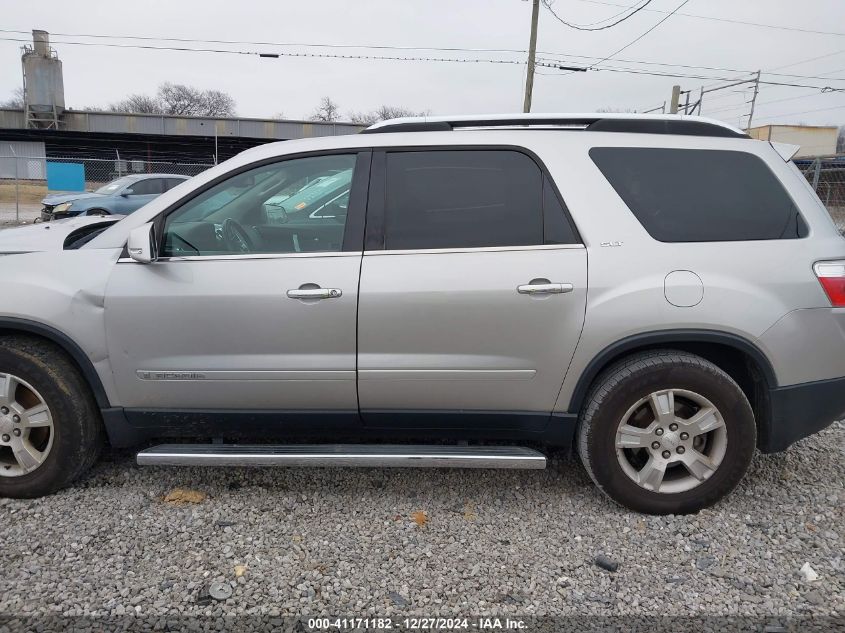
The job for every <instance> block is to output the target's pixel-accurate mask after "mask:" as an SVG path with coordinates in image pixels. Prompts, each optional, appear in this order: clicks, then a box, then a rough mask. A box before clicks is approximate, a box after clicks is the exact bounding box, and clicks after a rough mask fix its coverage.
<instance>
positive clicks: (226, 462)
mask: <svg viewBox="0 0 845 633" xmlns="http://www.w3.org/2000/svg"><path fill="white" fill-rule="evenodd" d="M137 459H138V465H140V466H293V467H331V466H346V467H365V468H366V467H370V468H510V469H542V468H545V467H546V456H545V455H543V454H542V453H540V452H539V451H535V450H533V449H530V448H524V447H522V446H437V445H433V446H419V445H404V444H385V445H380V444H291V445H274V444H266V445H264V444H162V445H160V446H154V447H152V448H148V449H146V450H143V451H141V452H140V453H138V458H137Z"/></svg>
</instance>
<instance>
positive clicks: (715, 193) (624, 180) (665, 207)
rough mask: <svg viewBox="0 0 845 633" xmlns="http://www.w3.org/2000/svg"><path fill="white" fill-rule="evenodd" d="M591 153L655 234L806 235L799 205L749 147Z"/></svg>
mask: <svg viewBox="0 0 845 633" xmlns="http://www.w3.org/2000/svg"><path fill="white" fill-rule="evenodd" d="M590 158H591V159H592V160H593V162H594V163H595V164H596V166H597V167H598V168H599V170H600V171H601V172H602V174H603V175H604V177H605V178H607V180H608V182H609V183H610V184H611V186H612V187H613V188H614V189H615V190H616V193H617V194H619V197H620V198H622V200H623V201H624V202H625V204H626V205H627V206H628V208H629V209H630V210H631V212H632V213H633V214H634V216H635V217H636V218H637V220H639V222H640V224H642V226H643V228H645V230H646V231H648V233H649V235H651V236H652V237H653V238H654V239H656V240H659V241H661V242H729V241H742V240H775V239H794V238H799V237H804V236H805V235H806V234H807V227H806V224H805V223H804V220H803V219H802V218H801V215H800V213H799V212H798V209H797V207H796V206H795V203H794V202H793V201H792V199H791V198H790V197H789V194H787V192H786V189H784V187H783V185H782V184H781V182H780V180H778V178H777V177H776V176H775V175H774V174H773V173H772V171H771V170H770V169H769V167H768V166H767V165H766V163H765V162H764V161H763V160H761V159H760V158H758V157H757V156H755V155H754V154H749V153H747V152H738V151H725V150H695V149H673V148H646V147H594V148H593V149H591V150H590Z"/></svg>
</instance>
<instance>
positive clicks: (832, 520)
mask: <svg viewBox="0 0 845 633" xmlns="http://www.w3.org/2000/svg"><path fill="white" fill-rule="evenodd" d="M843 481H845V425H843V423H841V422H840V423H836V424H834V425H833V426H832V427H831V428H829V429H828V430H826V431H824V432H823V433H821V434H819V435H817V436H815V437H812V438H809V439H807V440H804V441H802V442H800V443H799V444H797V445H795V446H793V447H792V448H791V449H790V450H789V451H788V452H786V453H783V454H780V455H772V456H761V455H758V456H757V458H756V459H755V461H754V464H753V466H752V470H751V472H750V473H749V476H748V477H747V479H746V480H745V482H744V484H742V485H741V487H740V488H739V489H738V490H737V491H735V492H734V494H733V496H731V497H730V498H729V499H728V500H727V501H724V502H722V503H721V504H720V505H718V506H717V507H716V508H715V509H712V510H707V511H704V512H702V513H700V514H699V515H697V516H687V517H680V516H679V517H672V516H670V517H647V516H641V515H636V514H632V513H629V512H627V511H625V510H623V509H621V508H619V507H617V506H616V505H614V504H612V503H611V502H610V501H608V500H607V499H605V498H604V497H603V496H602V495H601V494H600V493H599V492H598V491H597V490H596V488H595V487H594V486H593V485H592V483H591V482H590V481H589V479H588V478H587V476H586V475H585V473H584V471H583V469H582V468H581V466H580V464H578V463H577V461H575V460H574V459H573V458H568V457H566V456H560V457H557V458H556V459H555V463H554V464H553V467H552V468H550V469H548V470H546V471H522V472H519V471H514V472H509V471H458V470H451V471H436V470H428V471H426V470H302V469H291V470H281V469H279V470H246V469H237V470H224V469H217V470H214V469H207V470H206V469H158V468H145V469H141V468H139V467H137V466H135V465H134V453H130V452H116V451H115V452H109V453H107V454H106V455H105V456H104V458H103V459H102V460H101V461H100V463H99V464H98V465H97V466H95V468H94V471H93V472H92V473H91V475H90V476H88V477H87V478H86V479H84V480H83V481H81V482H79V483H78V484H77V485H76V486H75V487H73V488H71V489H68V490H65V491H63V492H61V493H59V494H56V495H54V496H51V497H49V498H44V499H35V500H8V499H7V500H0V526H2V535H3V536H2V547H0V570H2V573H0V613H5V614H15V615H24V614H55V615H58V614H64V615H74V614H100V615H108V614H111V615H123V614H140V615H142V616H149V615H151V614H167V615H168V616H174V615H178V614H193V615H202V614H205V615H214V616H220V615H226V614H263V615H266V616H277V615H279V614H281V615H285V614H297V615H301V614H311V615H317V614H334V615H343V614H345V615H367V614H371V615H374V614H378V615H393V616H399V615H409V614H414V615H456V614H463V615H471V614H484V613H495V614H499V615H508V614H513V615H522V616H526V615H529V616H530V615H573V614H606V615H614V614H615V615H619V614H628V615H633V614H646V615H652V616H653V615H660V614H664V613H669V614H684V615H691V614H710V615H728V614H730V615H749V616H778V617H787V616H802V615H814V616H837V615H838V616H841V615H843V614H845V562H843V548H844V546H845V540H844V539H843V535H844V533H845V521H843V514H845V490H844V489H843ZM176 487H183V488H188V489H192V490H195V491H199V492H201V493H204V494H205V495H207V497H206V498H205V499H204V500H202V501H201V502H199V503H183V504H173V503H168V502H166V501H164V500H163V498H164V496H165V495H166V494H167V493H168V492H171V491H172V490H173V489H174V488H176ZM421 512H424V513H425V515H424V517H423V515H421V514H416V515H415V513H421ZM415 517H416V519H415ZM420 523H422V525H420ZM597 553H604V554H606V555H607V556H609V557H610V558H611V559H613V560H615V561H617V562H619V564H620V567H619V569H618V571H617V572H616V573H610V572H608V571H605V570H603V569H600V568H599V567H597V566H596V565H595V564H594V557H595V555H596V554H597ZM805 562H809V563H810V564H811V565H812V567H813V568H814V569H815V570H816V571H817V572H818V574H819V579H818V580H817V581H815V582H812V583H811V582H807V581H805V580H803V579H802V578H801V577H800V576H799V574H798V571H799V569H800V568H801V566H802V565H803V564H804V563H805ZM240 566H243V567H240ZM238 574H242V575H240V577H238ZM213 581H220V582H227V583H231V586H232V588H233V593H232V596H231V598H229V599H228V600H225V601H224V602H216V601H210V600H208V599H207V598H206V592H205V588H206V587H207V586H208V584H209V583H210V582H213Z"/></svg>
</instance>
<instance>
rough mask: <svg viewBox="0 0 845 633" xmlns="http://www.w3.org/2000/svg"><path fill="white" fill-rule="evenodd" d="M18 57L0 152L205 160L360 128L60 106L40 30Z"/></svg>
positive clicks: (0, 128)
mask: <svg viewBox="0 0 845 633" xmlns="http://www.w3.org/2000/svg"><path fill="white" fill-rule="evenodd" d="M21 63H22V66H23V82H24V84H23V87H24V104H23V107H22V108H20V109H0V156H11V155H13V154H15V155H17V156H47V157H51V156H63V157H72V158H111V157H114V158H115V159H116V160H121V161H130V162H134V163H135V164H138V163H145V162H155V161H161V160H164V161H170V162H174V161H178V162H186V163H204V164H208V163H213V162H217V161H222V160H225V159H227V158H230V157H232V156H234V155H235V154H237V153H238V152H240V151H242V150H244V149H247V148H249V147H253V146H255V145H260V144H262V143H267V142H270V141H284V140H290V139H298V138H310V137H315V136H334V135H337V134H354V133H356V132H359V131H360V130H361V129H362V128H363V126H361V125H356V124H353V123H333V122H318V121H291V120H274V119H251V118H215V117H195V116H170V115H159V114H132V113H119V112H93V111H81V110H72V109H68V108H66V106H65V97H64V80H63V75H62V62H61V60H60V59H59V57H58V54H57V52H56V51H55V49H53V48H52V47H51V46H50V38H49V34H48V33H47V32H45V31H38V30H36V31H33V42H32V44H31V45H30V44H27V45H25V46H24V47H23V49H22V56H21ZM0 177H2V175H0ZM7 177H8V176H7Z"/></svg>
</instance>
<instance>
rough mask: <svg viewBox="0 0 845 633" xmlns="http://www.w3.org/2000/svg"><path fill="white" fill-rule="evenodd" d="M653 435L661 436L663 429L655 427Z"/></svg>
mask: <svg viewBox="0 0 845 633" xmlns="http://www.w3.org/2000/svg"><path fill="white" fill-rule="evenodd" d="M654 434H655V435H663V429H662V428H661V427H657V428H656V429H654Z"/></svg>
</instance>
